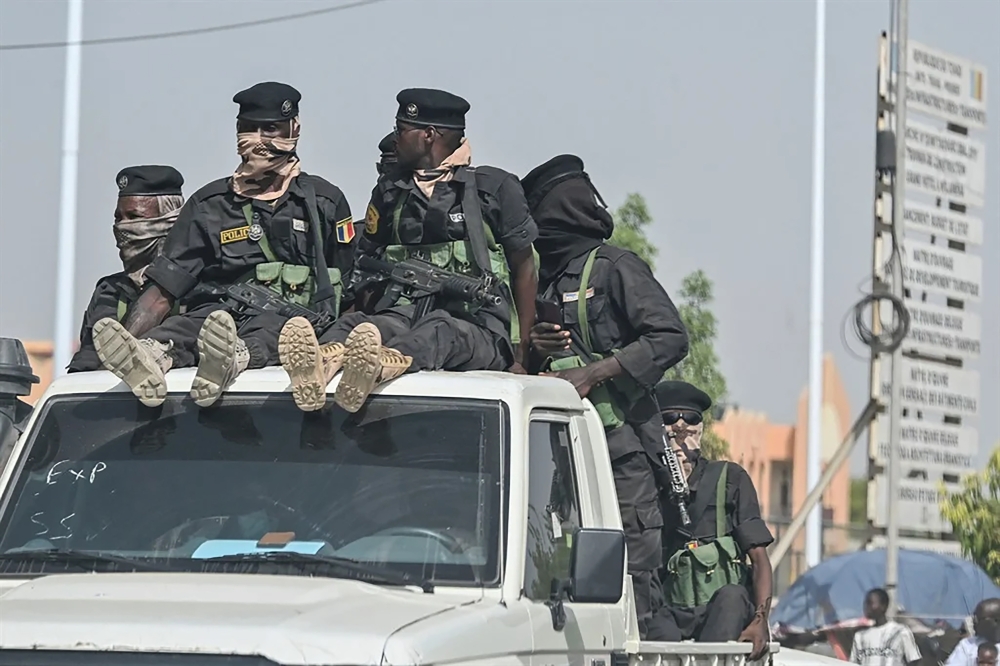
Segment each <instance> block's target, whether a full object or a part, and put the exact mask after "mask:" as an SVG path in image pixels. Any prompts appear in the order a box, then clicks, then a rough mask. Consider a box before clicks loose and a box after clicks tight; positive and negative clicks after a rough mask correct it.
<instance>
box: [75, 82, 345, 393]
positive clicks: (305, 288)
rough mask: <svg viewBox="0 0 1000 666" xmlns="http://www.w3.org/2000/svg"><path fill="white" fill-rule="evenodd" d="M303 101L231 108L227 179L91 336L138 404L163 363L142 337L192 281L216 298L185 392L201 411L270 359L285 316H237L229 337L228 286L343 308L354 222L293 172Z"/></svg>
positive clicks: (284, 93)
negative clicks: (128, 304) (233, 163)
mask: <svg viewBox="0 0 1000 666" xmlns="http://www.w3.org/2000/svg"><path fill="white" fill-rule="evenodd" d="M300 99H301V95H300V94H299V92H298V91H297V90H296V89H295V88H293V87H292V86H289V85H286V84H284V83H275V82H265V83H258V84H257V85H255V86H253V87H251V88H249V89H247V90H244V91H242V92H239V93H237V94H236V96H234V97H233V101H234V102H235V103H236V104H238V105H239V113H238V115H237V118H236V132H237V134H236V139H237V153H238V154H239V155H240V157H241V163H240V165H239V166H238V167H237V169H236V172H235V173H234V174H233V175H232V176H229V177H227V178H221V179H219V180H216V181H213V182H211V183H209V184H208V185H206V186H204V187H202V188H201V189H200V190H198V192H196V193H195V194H194V195H193V196H192V197H191V199H190V200H189V201H188V202H187V204H186V205H185V206H184V209H183V210H182V211H181V214H180V217H179V218H178V220H177V222H176V224H175V225H174V228H173V229H172V230H171V232H170V235H169V236H168V237H167V240H166V243H165V244H164V248H163V253H162V254H161V255H160V256H159V257H157V258H156V260H155V261H154V262H153V264H152V265H151V266H150V267H149V269H148V270H147V271H146V278H147V279H148V280H149V282H150V285H149V287H148V288H147V289H146V290H145V291H144V292H143V293H142V295H141V296H140V297H139V299H138V301H137V303H136V306H135V307H134V308H133V310H132V311H131V312H130V313H129V316H128V318H127V321H126V323H125V325H122V324H119V323H118V322H117V321H115V320H113V319H105V320H103V322H101V324H102V325H103V326H102V330H101V331H100V332H98V330H97V327H95V343H96V345H97V348H98V352H99V353H101V350H102V346H103V348H104V349H105V350H106V351H105V353H103V354H102V361H103V362H104V365H105V367H106V368H107V369H109V370H111V371H112V372H114V373H115V374H116V375H118V376H119V377H121V378H122V379H123V380H124V381H125V382H126V383H128V384H129V386H130V387H132V389H133V392H135V393H136V395H138V396H140V398H141V399H142V400H143V402H144V403H145V404H147V405H156V404H159V403H161V402H162V401H163V399H164V398H165V397H166V388H165V382H164V378H163V374H164V372H166V368H169V367H171V363H168V362H166V361H165V360H164V356H165V355H166V354H167V352H168V351H169V350H153V351H150V349H149V347H148V345H144V344H141V343H142V340H143V338H144V337H146V336H148V332H149V331H150V330H151V329H153V328H154V327H155V326H157V325H158V324H159V323H160V322H161V321H163V319H164V317H165V316H166V315H167V313H168V312H169V311H170V309H171V307H172V306H173V304H174V303H175V302H176V301H177V300H178V299H183V298H184V297H185V296H187V295H188V294H190V293H191V292H192V290H194V289H195V287H196V286H197V285H199V284H202V283H208V284H211V285H215V286H216V287H218V291H217V293H216V298H215V299H214V301H215V302H211V303H207V304H206V305H205V306H204V307H205V308H211V310H212V311H211V312H210V314H209V315H208V316H207V318H206V319H205V323H204V325H203V326H202V327H201V331H200V333H199V335H198V343H197V344H198V354H199V358H198V373H197V375H196V377H195V379H194V382H193V384H192V387H191V394H192V397H194V399H195V402H197V403H198V404H199V405H201V406H203V407H204V406H208V405H211V404H212V403H214V402H215V401H216V400H217V399H218V398H219V396H220V395H221V393H222V392H223V391H224V390H225V388H226V387H227V386H229V384H231V383H232V382H233V380H235V379H236V377H237V376H238V375H239V374H240V373H241V372H243V370H245V369H247V368H260V367H264V366H266V365H271V364H276V363H277V361H278V353H277V352H278V350H277V341H278V340H277V339H278V332H279V331H280V330H281V325H282V324H283V323H284V322H285V321H286V320H287V317H283V316H281V315H279V314H277V313H268V314H259V313H258V314H256V315H255V316H241V317H238V318H239V319H240V327H239V329H237V326H236V322H235V320H234V318H233V316H232V315H231V314H230V312H229V311H228V309H229V308H226V307H220V305H219V300H220V298H222V295H223V293H224V292H223V291H222V290H224V289H225V288H226V287H228V286H230V285H233V284H237V283H248V284H254V285H259V286H265V287H267V288H268V289H269V290H270V291H271V292H273V293H274V294H275V295H277V296H279V297H281V298H282V299H284V300H285V301H288V302H292V303H296V304H299V305H308V306H310V307H312V308H313V309H316V310H321V311H323V312H325V313H327V314H329V315H331V316H333V317H336V316H337V315H338V314H339V310H340V309H341V308H346V307H348V306H349V305H350V302H349V301H350V299H349V298H348V299H346V302H342V301H341V291H342V288H341V285H342V281H343V280H346V279H347V276H348V274H349V273H350V271H351V268H352V266H353V254H354V245H355V242H354V239H355V234H354V220H353V218H352V216H351V210H350V207H349V206H348V204H347V199H346V198H345V197H344V195H343V193H342V192H341V191H340V189H339V188H337V187H336V186H335V185H333V184H331V183H329V182H327V181H326V180H324V179H322V178H320V177H318V176H313V175H309V174H306V173H304V172H302V171H301V166H300V160H299V157H298V154H297V152H296V149H297V146H298V140H299V131H300V123H299V100H300ZM317 249H319V250H320V251H317ZM204 312H205V310H204V309H201V310H200V311H197V312H191V313H189V314H188V315H181V316H203V315H204ZM174 365H176V363H175V364H174Z"/></svg>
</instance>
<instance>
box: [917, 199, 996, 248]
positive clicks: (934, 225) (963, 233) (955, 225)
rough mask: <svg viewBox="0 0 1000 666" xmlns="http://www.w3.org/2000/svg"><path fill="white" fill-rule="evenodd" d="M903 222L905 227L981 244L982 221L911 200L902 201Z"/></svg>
mask: <svg viewBox="0 0 1000 666" xmlns="http://www.w3.org/2000/svg"><path fill="white" fill-rule="evenodd" d="M903 222H904V223H905V225H906V228H907V229H912V230H913V231H922V232H924V233H927V234H932V235H934V236H945V237H946V238H951V239H954V240H957V241H961V242H963V243H970V244H972V245H982V244H983V221H982V220H981V219H979V218H978V217H972V216H971V215H963V214H961V213H956V212H954V211H950V210H946V209H943V208H935V207H933V206H925V205H923V204H919V203H916V202H912V201H905V202H903Z"/></svg>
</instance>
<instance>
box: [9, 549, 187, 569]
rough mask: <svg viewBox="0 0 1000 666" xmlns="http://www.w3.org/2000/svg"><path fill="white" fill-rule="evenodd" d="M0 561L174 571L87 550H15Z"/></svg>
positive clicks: (160, 566)
mask: <svg viewBox="0 0 1000 666" xmlns="http://www.w3.org/2000/svg"><path fill="white" fill-rule="evenodd" d="M0 559H4V560H14V561H20V562H65V563H69V564H76V565H78V566H79V567H80V568H81V569H85V570H89V569H90V567H87V566H86V564H87V563H91V564H93V563H102V564H117V565H118V566H121V567H129V568H132V569H135V570H137V571H175V569H172V568H170V567H166V566H163V565H157V564H151V563H149V562H143V561H141V560H135V559H132V558H129V557H121V556H119V555H109V554H106V553H98V552H94V551H87V550H62V549H60V548H41V549H38V550H16V551H14V552H9V551H8V552H6V553H0Z"/></svg>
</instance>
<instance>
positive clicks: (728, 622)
mask: <svg viewBox="0 0 1000 666" xmlns="http://www.w3.org/2000/svg"><path fill="white" fill-rule="evenodd" d="M656 399H657V402H658V403H659V405H660V412H661V414H662V417H663V426H664V430H665V432H666V434H667V436H668V439H669V441H670V442H671V445H672V447H673V449H674V451H675V452H676V453H677V458H678V460H679V461H680V462H681V468H682V470H683V471H684V473H685V475H686V476H687V482H688V487H689V490H690V497H689V499H688V502H687V506H688V514H689V515H690V518H691V524H690V525H689V526H688V527H682V523H681V521H680V514H679V511H678V508H677V506H676V504H674V503H673V502H672V501H671V500H670V499H669V498H665V499H666V501H665V502H664V516H663V518H664V536H663V544H664V559H665V561H666V566H665V567H664V568H663V570H662V571H661V575H660V580H661V581H662V582H663V592H664V597H665V601H666V603H665V605H664V606H663V607H662V608H660V609H659V610H658V611H657V613H656V616H655V617H654V619H653V626H654V627H655V630H656V634H657V636H658V637H659V640H666V641H680V640H689V639H692V638H693V639H695V640H697V641H702V642H708V643H716V642H725V641H734V640H739V641H741V642H742V641H748V642H752V643H753V652H752V654H751V659H759V658H760V657H761V656H762V655H763V654H764V652H765V650H766V649H767V642H768V636H769V634H768V615H769V614H770V610H771V560H770V559H769V558H768V555H767V546H769V545H770V544H771V543H772V542H773V541H774V538H773V537H772V536H771V532H770V530H768V529H767V525H765V524H764V521H763V520H762V519H761V517H760V505H759V504H758V502H757V491H756V490H755V489H754V486H753V481H751V480H750V476H749V475H748V474H747V472H746V470H744V469H743V468H742V467H741V466H740V465H738V464H737V463H734V462H729V461H726V460H706V459H705V458H703V457H702V456H701V455H700V453H701V435H702V431H703V429H704V425H705V424H704V422H703V421H702V414H704V412H706V411H707V410H708V409H709V407H711V405H712V399H711V398H709V397H708V394H706V393H705V392H704V391H701V390H700V389H698V388H696V387H694V386H692V385H691V384H688V383H686V382H675V381H666V382H661V383H660V384H658V385H657V387H656ZM747 559H749V560H750V566H749V568H748V567H747Z"/></svg>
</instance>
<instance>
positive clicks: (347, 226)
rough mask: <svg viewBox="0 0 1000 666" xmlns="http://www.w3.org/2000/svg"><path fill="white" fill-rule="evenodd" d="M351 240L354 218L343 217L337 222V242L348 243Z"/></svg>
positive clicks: (352, 237) (352, 238)
mask: <svg viewBox="0 0 1000 666" xmlns="http://www.w3.org/2000/svg"><path fill="white" fill-rule="evenodd" d="M352 240H354V220H353V219H352V218H349V217H345V218H344V219H343V220H341V221H340V222H337V242H338V243H350V242H351V241H352Z"/></svg>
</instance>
